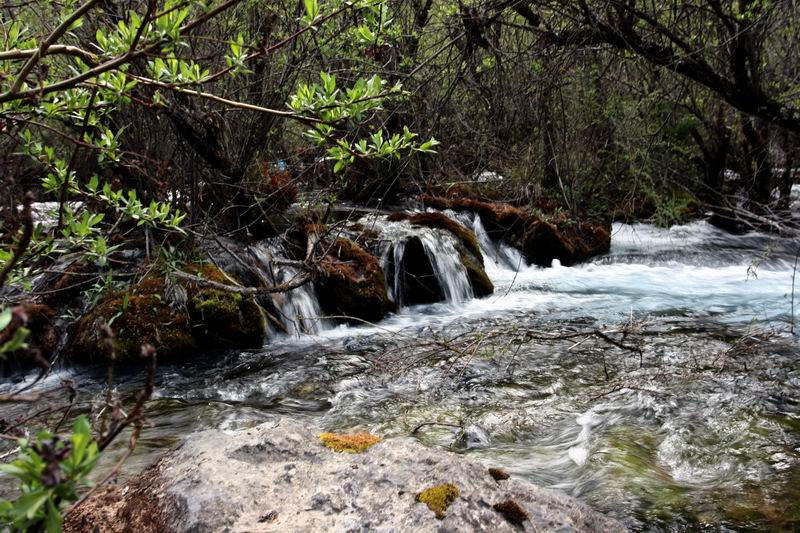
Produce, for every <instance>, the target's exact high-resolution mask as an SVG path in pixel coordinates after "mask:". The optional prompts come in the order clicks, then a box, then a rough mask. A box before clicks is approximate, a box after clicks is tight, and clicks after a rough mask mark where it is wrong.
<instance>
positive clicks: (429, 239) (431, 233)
mask: <svg viewBox="0 0 800 533" xmlns="http://www.w3.org/2000/svg"><path fill="white" fill-rule="evenodd" d="M361 222H362V224H363V225H365V226H368V227H371V228H373V229H375V230H376V231H378V232H379V233H380V235H381V239H383V241H384V245H383V250H382V267H383V270H384V272H386V274H387V289H388V292H389V298H390V299H391V300H392V301H393V302H395V303H396V304H397V305H398V307H402V306H404V305H406V303H407V302H408V301H409V298H408V295H406V294H404V283H403V274H404V273H403V270H402V265H403V262H404V258H405V257H406V253H407V251H408V250H407V243H408V242H409V241H410V240H411V239H415V238H416V239H419V242H420V243H421V245H422V248H423V250H424V252H425V256H426V257H427V259H428V261H429V262H430V266H431V268H432V269H433V273H434V275H435V276H436V279H437V280H438V282H439V286H440V288H441V290H442V293H443V296H444V300H445V301H446V302H448V303H456V302H464V301H467V300H469V299H471V298H472V297H473V293H472V285H471V284H470V282H469V277H468V275H467V269H466V268H465V267H464V265H463V264H462V263H461V260H460V259H459V253H458V250H457V248H456V244H457V241H456V240H455V237H453V236H452V235H450V234H449V233H448V232H446V231H443V230H437V229H432V228H425V227H416V226H412V225H411V224H409V223H408V222H404V221H401V222H390V221H388V220H387V219H386V217H384V216H369V217H365V218H364V219H362V221H361ZM389 278H391V282H390V279H389Z"/></svg>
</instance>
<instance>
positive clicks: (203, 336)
mask: <svg viewBox="0 0 800 533" xmlns="http://www.w3.org/2000/svg"><path fill="white" fill-rule="evenodd" d="M184 269H185V270H186V271H187V272H189V273H191V274H194V275H198V276H200V277H202V278H204V279H207V280H210V281H214V282H217V283H223V284H227V285H232V284H233V283H234V280H232V279H231V278H230V277H229V276H227V275H226V274H225V273H224V272H222V271H221V270H219V269H218V268H216V267H215V266H213V265H210V264H196V265H188V266H186V267H184ZM103 323H107V324H109V325H110V326H111V329H112V330H113V331H114V334H115V337H114V348H115V354H116V357H117V359H118V360H126V359H136V358H137V357H138V356H139V353H140V349H141V346H142V345H143V344H150V345H152V346H154V347H155V348H156V351H157V352H158V356H159V358H160V359H162V360H164V359H177V358H180V357H183V356H189V355H192V354H193V353H195V352H196V350H197V348H198V346H201V345H202V346H206V347H235V348H259V347H261V346H262V345H263V343H264V340H265V337H266V321H265V318H264V314H263V313H262V311H261V308H260V307H259V305H258V304H257V303H256V302H255V300H254V298H253V297H252V296H246V295H242V294H239V293H234V292H229V291H225V290H220V289H214V288H209V287H206V286H204V285H203V284H198V283H193V282H184V281H181V282H180V283H178V282H177V281H170V280H167V279H166V278H165V277H164V276H163V275H160V274H155V273H153V274H149V275H148V276H146V277H144V278H143V279H141V280H139V282H138V283H135V284H133V285H131V286H130V287H129V288H128V289H126V290H118V291H112V292H110V293H109V294H107V295H106V296H105V297H104V298H103V299H101V300H100V302H98V303H97V304H96V305H95V306H94V307H93V308H92V309H90V310H89V312H87V313H86V314H85V315H83V316H82V317H81V318H80V320H78V322H77V324H76V327H75V334H74V336H73V338H72V341H71V344H70V346H69V352H70V355H71V356H72V358H73V359H77V360H82V361H97V360H104V359H105V358H106V357H107V355H108V352H107V349H106V347H105V340H104V339H103V337H102V335H101V333H100V325H102V324H103Z"/></svg>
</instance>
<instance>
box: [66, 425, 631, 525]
mask: <svg viewBox="0 0 800 533" xmlns="http://www.w3.org/2000/svg"><path fill="white" fill-rule="evenodd" d="M319 433H320V432H319V431H311V430H310V429H309V428H308V427H307V425H303V424H301V423H299V422H295V421H289V420H280V421H279V422H275V423H266V424H263V425H260V426H258V427H255V428H252V429H248V430H241V431H239V432H235V433H223V432H221V431H205V432H202V433H197V434H195V435H193V436H191V437H189V438H188V440H187V441H186V442H185V443H184V444H183V445H182V446H180V447H179V448H177V449H176V450H174V451H173V452H170V453H169V454H167V455H166V456H164V457H162V459H160V460H159V461H158V462H157V463H156V464H155V465H153V466H152V467H151V468H150V469H148V470H147V471H145V472H144V473H143V474H141V475H140V476H139V477H138V478H137V479H135V480H133V481H132V482H131V483H130V484H129V485H128V486H126V487H119V488H116V489H108V490H106V492H104V493H101V494H99V495H97V496H94V497H93V498H91V499H90V500H89V501H87V502H86V503H85V504H84V505H83V506H81V507H80V508H79V509H78V510H77V512H76V513H74V514H73V515H71V516H70V517H69V518H68V520H67V522H66V524H65V526H66V527H65V531H68V532H78V531H93V530H94V528H95V527H98V528H99V529H100V531H104V532H122V531H137V532H138V533H154V532H162V531H163V532H166V531H170V532H184V531H186V532H188V531H194V532H201V531H209V532H210V531H230V532H237V531H238V532H244V531H249V532H256V531H293V532H294V531H296V532H300V531H309V532H310V531H364V532H366V531H398V532H401V531H496V532H503V531H508V532H511V531H520V530H524V531H576V532H582V531H585V532H590V531H591V532H594V531H603V532H615V531H624V530H625V529H624V527H623V526H622V525H620V524H619V523H618V522H616V521H614V520H612V519H610V518H608V517H606V516H604V515H602V514H600V513H598V512H596V511H593V510H592V509H590V508H589V507H588V506H587V505H585V504H584V503H581V502H580V501H578V500H576V499H574V498H572V497H570V496H567V495H566V494H564V493H562V492H559V491H554V490H549V489H544V488H541V487H538V486H536V485H533V484H532V483H529V482H526V481H522V480H519V479H514V478H510V479H507V480H503V481H496V480H495V479H494V478H493V477H492V475H491V474H490V473H489V471H488V469H487V468H486V467H484V466H481V465H479V464H477V463H473V462H471V461H468V460H466V459H464V458H463V457H460V456H458V455H455V454H453V453H450V452H448V451H446V450H443V449H439V448H427V447H425V446H423V445H421V444H419V443H418V442H417V441H415V440H413V439H407V438H397V439H389V440H384V441H382V442H380V443H377V444H374V445H372V446H370V447H368V448H367V449H366V451H364V452H363V453H339V452H337V451H335V450H333V449H329V448H326V447H325V446H324V444H323V443H322V441H321V440H320V438H319ZM444 489H446V491H445V490H444ZM437 490H438V491H439V492H442V494H441V495H440V494H439V493H438V492H436V491H437ZM439 496H441V497H439Z"/></svg>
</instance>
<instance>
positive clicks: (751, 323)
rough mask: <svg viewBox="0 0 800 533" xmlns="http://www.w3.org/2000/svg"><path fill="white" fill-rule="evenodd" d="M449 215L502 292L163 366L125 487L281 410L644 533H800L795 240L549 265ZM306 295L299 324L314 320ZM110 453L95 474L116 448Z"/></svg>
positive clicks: (638, 240)
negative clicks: (153, 466)
mask: <svg viewBox="0 0 800 533" xmlns="http://www.w3.org/2000/svg"><path fill="white" fill-rule="evenodd" d="M452 216H454V217H455V216H456V215H455V214H453V215H452ZM458 218H459V220H460V221H461V222H463V223H464V224H465V225H468V226H470V227H471V228H472V229H473V230H474V231H475V232H476V234H477V235H478V237H479V240H480V241H481V245H482V249H483V253H484V259H485V262H486V266H487V273H488V274H489V276H490V277H491V279H492V281H493V282H494V284H495V293H494V295H492V296H489V297H486V298H483V299H470V298H469V295H468V294H461V293H459V290H461V289H459V287H460V286H461V285H459V282H458V279H455V278H457V277H458V273H454V272H448V271H446V269H444V267H443V269H444V270H443V271H442V272H439V273H438V274H439V275H440V276H448V275H450V276H454V279H451V280H449V281H448V287H450V288H449V289H448V292H447V294H448V301H447V302H444V303H438V304H432V305H424V306H414V307H407V308H403V309H402V310H401V311H400V312H399V313H397V314H395V315H391V316H390V317H388V318H387V319H385V320H384V321H382V322H381V323H380V324H377V325H374V326H338V327H332V326H330V325H327V326H325V327H319V328H316V329H317V330H318V331H316V333H315V334H313V335H302V336H299V337H298V336H294V337H285V338H281V339H275V340H273V341H272V342H271V343H270V344H268V345H267V346H265V347H264V348H263V349H261V350H256V351H249V352H243V353H236V354H232V355H228V356H226V357H224V358H222V359H220V358H219V357H214V356H213V354H209V355H204V356H202V357H199V358H198V359H197V360H195V361H192V362H190V363H185V364H182V365H178V364H175V365H168V366H163V367H162V368H161V369H160V372H159V378H158V388H157V392H156V397H155V399H154V400H153V401H152V402H151V404H150V407H149V415H150V417H151V419H152V422H153V427H151V428H148V429H147V430H146V431H145V433H144V434H143V436H142V438H141V440H140V443H139V447H138V448H137V451H136V454H135V456H134V457H133V458H132V459H131V460H130V461H129V462H128V463H127V464H126V467H125V468H126V470H125V471H124V473H123V475H132V474H133V473H136V472H137V471H139V470H141V469H142V468H143V467H144V466H145V465H147V464H148V463H149V462H150V461H152V460H153V458H154V457H156V456H157V455H158V454H159V453H161V452H163V451H164V450H165V449H167V448H169V447H170V446H172V445H174V444H175V443H176V442H178V441H179V440H180V439H181V437H183V436H184V435H186V434H187V433H190V432H192V431H195V430H199V429H206V428H219V429H222V430H226V429H234V428H239V427H243V426H247V425H252V424H256V423H259V422H263V421H267V420H270V419H271V418H273V417H275V416H289V417H293V418H296V419H304V420H307V421H308V423H309V424H310V425H314V426H318V427H320V428H324V429H331V430H336V431H348V430H355V429H358V430H368V431H372V432H374V433H377V434H379V435H382V436H385V437H392V436H399V435H409V434H411V433H412V431H413V430H414V429H415V428H417V427H418V426H420V425H422V424H424V425H423V426H422V427H420V428H419V429H418V431H416V432H415V433H413V434H414V435H415V436H416V437H417V438H419V439H420V440H421V441H422V442H424V443H425V444H427V445H430V446H442V447H447V448H450V449H452V450H454V451H457V452H458V453H463V454H465V455H467V456H469V457H470V458H471V459H473V460H477V461H480V462H483V463H484V464H486V465H488V466H500V467H502V468H504V469H506V470H508V471H509V472H511V473H512V474H514V475H517V476H521V477H523V478H526V479H529V480H531V481H533V482H535V483H539V484H542V485H546V486H550V487H556V488H559V489H562V490H565V491H566V492H568V493H570V494H572V495H575V496H577V497H579V498H582V499H584V500H586V501H587V502H589V503H590V504H591V505H592V506H593V507H595V508H597V509H599V510H601V511H603V512H606V513H608V514H610V515H612V516H614V517H616V518H618V519H620V520H622V521H623V522H624V523H625V524H626V525H628V526H630V527H631V528H633V529H636V530H643V531H651V530H662V531H683V530H697V529H699V528H707V530H742V529H749V528H755V529H762V530H769V529H780V528H784V529H787V530H791V529H793V528H800V342H799V341H798V337H797V336H792V335H791V334H790V333H789V323H790V321H791V320H792V313H791V303H792V299H791V292H792V273H793V266H794V258H795V253H796V252H797V249H796V248H797V246H798V243H797V242H792V241H789V240H786V239H780V238H775V237H771V236H767V235H763V234H759V233H752V234H748V235H744V236H731V235H728V234H725V233H723V232H721V231H719V230H717V229H715V228H713V227H711V226H710V225H708V224H706V223H705V222H695V223H692V224H689V225H686V226H679V227H673V228H672V229H670V230H665V229H659V228H655V227H653V226H650V225H646V224H634V225H623V224H616V225H615V226H614V228H613V237H612V247H611V251H610V252H609V253H608V254H606V255H605V256H602V257H598V258H595V259H594V260H593V261H591V262H588V263H585V264H582V265H578V266H575V267H570V268H567V267H561V266H555V267H554V268H548V269H542V268H538V267H528V266H526V265H525V264H524V262H523V261H522V259H521V258H520V257H519V255H518V254H517V253H516V252H515V251H514V250H511V249H508V248H505V247H504V246H502V245H498V244H497V243H493V242H491V240H489V239H488V238H487V237H486V236H485V233H482V229H481V228H480V221H479V220H476V219H475V218H474V217H472V218H470V217H469V216H467V215H458ZM366 223H370V221H366ZM372 223H373V224H375V225H381V224H383V225H384V226H386V225H387V223H385V222H382V221H380V220H377V221H375V220H373V221H372ZM383 229H386V228H385V227H384V228H383ZM395 229H396V228H395ZM432 246H433V247H434V248H435V243H433V244H432ZM392 253H394V252H392ZM442 253H443V254H444V255H447V250H445V251H444V252H442ZM440 264H441V265H446V264H449V263H447V261H446V257H443V258H442V261H441V263H440ZM798 282H799V283H798V284H800V280H798ZM310 297H313V294H312V295H311V296H309V294H308V293H306V294H305V295H304V296H303V299H302V301H298V302H295V304H296V305H297V307H298V309H297V312H300V313H302V312H309V310H313V309H314V302H313V301H309V298H310ZM797 297H799V298H800V291H798V295H797ZM596 330H600V331H603V332H606V334H607V335H608V336H609V337H611V338H613V339H615V340H617V341H618V343H617V344H614V343H610V342H607V341H606V340H604V339H603V338H602V337H600V336H597V335H593V334H592V332H594V331H596ZM119 374H120V375H125V377H121V378H120V381H126V385H125V389H131V390H133V389H135V388H136V387H137V385H138V384H139V381H138V380H139V379H140V378H139V377H138V376H139V373H138V370H137V369H121V370H120V372H119ZM65 377H69V378H71V379H73V380H75V382H76V384H77V385H78V387H79V390H81V391H82V392H81V394H82V396H81V398H82V402H81V404H80V406H81V409H83V410H88V409H89V408H90V407H91V406H92V405H93V404H94V405H97V404H99V403H100V402H101V391H102V388H103V377H104V369H103V368H83V369H78V370H74V369H73V370H62V371H59V372H57V373H55V374H53V375H52V376H51V377H49V378H48V380H49V381H50V383H51V384H53V383H56V382H57V381H58V380H60V379H63V378H65ZM8 387H10V385H8V384H7V385H2V386H0V389H2V390H6V389H7V388H8ZM123 392H124V391H123ZM116 445H117V447H118V448H117V450H115V452H114V453H112V454H109V455H110V457H108V458H107V460H106V462H105V463H104V465H103V467H102V468H101V469H100V471H99V472H98V475H102V472H103V471H104V470H105V471H107V469H108V468H109V465H111V464H112V459H113V458H114V456H115V455H116V454H119V453H121V452H122V449H123V448H124V447H125V446H126V442H124V439H120V440H119V442H117V443H116Z"/></svg>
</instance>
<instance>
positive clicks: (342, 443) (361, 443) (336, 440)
mask: <svg viewBox="0 0 800 533" xmlns="http://www.w3.org/2000/svg"><path fill="white" fill-rule="evenodd" d="M319 440H321V441H322V444H323V445H324V446H325V447H326V448H330V449H331V450H333V451H335V452H344V453H364V452H365V451H367V450H368V449H370V448H371V447H373V446H375V445H376V444H378V443H379V442H380V441H381V438H380V437H378V436H376V435H372V434H370V433H353V434H352V435H343V434H340V433H323V434H322V435H320V436H319Z"/></svg>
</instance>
